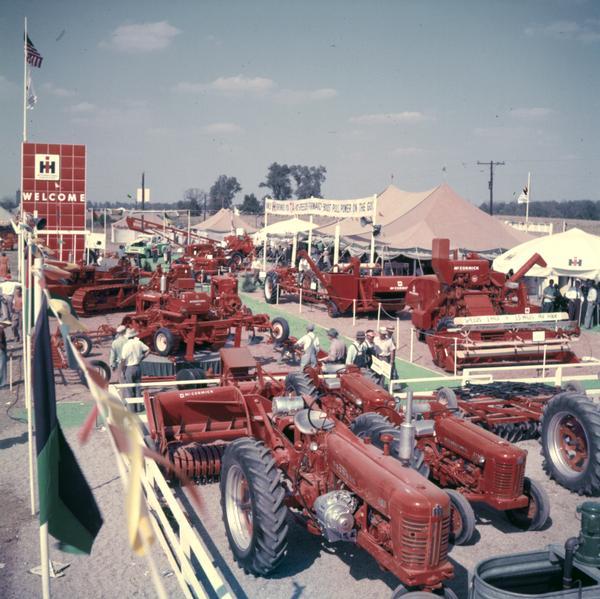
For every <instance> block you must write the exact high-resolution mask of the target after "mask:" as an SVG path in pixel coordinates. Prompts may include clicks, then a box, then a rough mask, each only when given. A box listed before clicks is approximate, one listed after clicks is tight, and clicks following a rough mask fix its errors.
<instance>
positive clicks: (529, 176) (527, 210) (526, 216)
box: [525, 173, 531, 231]
mask: <svg viewBox="0 0 600 599" xmlns="http://www.w3.org/2000/svg"><path fill="white" fill-rule="evenodd" d="M530 201H531V173H527V204H526V205H525V230H526V231H528V230H529V227H528V226H527V223H528V222H529V202H530Z"/></svg>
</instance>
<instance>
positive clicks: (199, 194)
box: [177, 187, 206, 213]
mask: <svg viewBox="0 0 600 599" xmlns="http://www.w3.org/2000/svg"><path fill="white" fill-rule="evenodd" d="M205 199H206V192H205V191H203V190H202V189H198V188H197V187H190V188H189V189H186V190H185V191H184V192H183V201H182V202H178V203H177V207H178V208H179V209H180V210H191V211H192V212H196V213H198V212H200V210H202V209H203V208H204V200H205Z"/></svg>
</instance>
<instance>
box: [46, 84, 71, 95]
mask: <svg viewBox="0 0 600 599" xmlns="http://www.w3.org/2000/svg"><path fill="white" fill-rule="evenodd" d="M42 89H43V90H44V91H45V92H47V93H49V94H50V95H51V96H56V97H57V98H72V97H73V96H74V95H75V92H74V91H71V90H70V89H65V88H64V87H58V86H57V85H54V83H52V82H47V83H44V84H43V85H42Z"/></svg>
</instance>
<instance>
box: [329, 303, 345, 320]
mask: <svg viewBox="0 0 600 599" xmlns="http://www.w3.org/2000/svg"><path fill="white" fill-rule="evenodd" d="M327 314H329V316H331V318H337V317H338V316H341V314H342V313H341V312H340V310H339V308H338V307H337V304H336V303H335V302H334V301H333V300H329V301H328V302H327Z"/></svg>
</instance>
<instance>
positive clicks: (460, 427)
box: [286, 366, 550, 545]
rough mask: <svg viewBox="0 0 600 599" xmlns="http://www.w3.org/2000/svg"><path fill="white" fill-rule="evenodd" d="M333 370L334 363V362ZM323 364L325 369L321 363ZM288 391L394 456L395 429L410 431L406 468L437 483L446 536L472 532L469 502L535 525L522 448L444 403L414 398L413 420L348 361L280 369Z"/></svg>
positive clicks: (545, 513)
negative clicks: (324, 374) (330, 370)
mask: <svg viewBox="0 0 600 599" xmlns="http://www.w3.org/2000/svg"><path fill="white" fill-rule="evenodd" d="M338 368H339V367H338ZM325 370H327V368H325ZM286 388H287V390H288V392H292V391H293V392H295V393H296V394H299V395H302V396H304V397H305V398H307V401H313V402H318V404H319V406H320V407H321V409H323V410H324V411H325V412H327V413H328V414H335V415H336V416H337V417H338V418H339V419H340V420H342V421H344V422H345V423H346V424H347V425H348V426H350V428H351V429H352V430H353V432H354V433H355V434H357V435H358V436H359V437H369V438H370V439H371V443H373V444H375V445H377V446H380V447H381V446H382V444H383V443H384V439H385V436H386V435H387V436H388V437H389V438H390V439H391V445H390V447H391V450H390V452H391V454H392V455H398V454H399V453H400V452H401V451H402V450H403V449H402V448H401V447H400V442H401V439H402V430H403V428H404V429H407V430H408V431H410V435H411V436H413V437H416V449H415V451H414V452H413V458H412V462H411V463H412V466H413V467H414V468H415V469H417V470H418V471H419V472H420V473H421V474H423V476H428V477H429V478H430V480H432V481H433V482H435V483H436V484H437V485H438V486H440V487H441V488H443V489H445V490H446V492H447V493H448V495H449V497H450V500H451V506H452V520H451V538H452V539H453V541H454V544H456V545H463V544H466V543H468V542H469V541H470V540H471V539H472V536H473V534H474V532H475V522H476V520H475V513H474V511H473V508H472V507H471V503H473V502H482V503H485V504H487V505H489V506H490V507H492V508H494V509H496V510H500V511H503V512H504V513H505V514H506V516H507V518H508V519H509V520H510V522H511V523H512V524H514V525H515V526H517V527H519V528H523V529H528V530H538V529H540V528H542V527H543V526H544V525H545V524H546V521H547V520H548V517H549V513H550V505H549V500H548V497H547V496H546V494H545V492H544V491H543V489H542V488H541V487H540V486H539V485H538V484H537V483H536V482H535V481H533V480H531V479H529V478H527V477H526V476H525V462H526V459H527V452H526V451H524V450H522V449H519V448H518V447H516V446H514V445H512V444H511V443H509V442H507V441H505V440H503V439H501V438H500V437H498V436H496V435H494V434H492V433H490V432H488V431H485V430H483V429H481V428H480V427H478V426H476V425H475V424H473V423H471V422H469V421H468V420H467V419H465V418H463V417H462V416H461V415H460V413H459V412H458V410H456V409H455V408H454V409H450V408H449V407H448V403H447V402H446V401H444V397H445V396H443V394H442V395H440V397H439V399H440V401H436V400H435V399H433V398H430V399H431V401H420V402H418V403H416V404H415V407H416V409H415V410H414V412H415V413H416V418H413V412H412V411H411V410H410V409H409V407H408V406H412V405H413V402H412V400H411V401H410V402H408V406H407V410H406V411H405V412H403V411H402V409H401V407H400V402H399V401H398V400H396V398H394V397H393V396H392V395H390V394H389V393H388V392H387V391H385V390H384V389H382V388H381V387H380V386H379V385H377V384H376V383H375V382H373V381H372V380H371V379H369V378H368V377H366V376H364V374H363V373H362V372H361V370H360V369H359V368H357V367H355V366H349V367H345V368H344V367H342V369H341V370H340V369H338V371H337V374H336V377H335V378H321V376H320V372H319V371H318V370H317V369H312V368H307V369H305V371H304V372H296V373H291V374H289V375H288V377H287V379H286Z"/></svg>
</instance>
